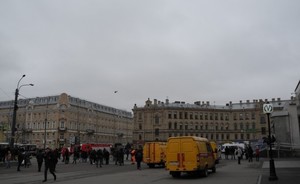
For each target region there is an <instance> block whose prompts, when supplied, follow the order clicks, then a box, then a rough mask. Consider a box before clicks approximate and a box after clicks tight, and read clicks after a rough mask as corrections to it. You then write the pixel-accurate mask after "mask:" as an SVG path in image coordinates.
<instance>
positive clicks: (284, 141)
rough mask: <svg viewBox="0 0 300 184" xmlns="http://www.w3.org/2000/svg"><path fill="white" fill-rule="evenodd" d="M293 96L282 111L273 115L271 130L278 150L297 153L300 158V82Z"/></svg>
mask: <svg viewBox="0 0 300 184" xmlns="http://www.w3.org/2000/svg"><path fill="white" fill-rule="evenodd" d="M293 94H294V95H293V96H292V97H291V100H290V102H289V103H285V105H284V108H283V110H282V111H280V112H273V113H272V114H271V127H272V129H271V130H272V134H273V135H275V137H276V143H277V144H276V149H280V150H282V151H286V152H288V151H297V154H298V155H299V156H300V81H299V83H298V85H297V87H296V89H295V92H294V93H293Z"/></svg>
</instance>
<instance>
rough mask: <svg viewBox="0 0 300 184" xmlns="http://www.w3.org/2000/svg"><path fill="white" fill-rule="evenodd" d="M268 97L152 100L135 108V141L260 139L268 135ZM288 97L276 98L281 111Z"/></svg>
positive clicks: (141, 142) (275, 108) (276, 103)
mask: <svg viewBox="0 0 300 184" xmlns="http://www.w3.org/2000/svg"><path fill="white" fill-rule="evenodd" d="M267 101H268V100H267V99H266V100H253V101H252V102H250V101H249V100H247V101H246V102H242V101H240V102H239V103H232V102H229V103H228V104H226V105H215V104H213V105H212V104H210V103H209V102H200V101H198V102H195V103H193V104H188V103H185V102H180V101H175V102H173V103H170V102H169V100H168V99H167V100H166V101H165V102H160V101H157V100H156V99H154V101H153V102H152V101H151V100H150V99H148V100H147V101H146V102H145V105H144V106H143V107H138V106H137V105H135V106H134V108H133V116H134V118H133V119H134V131H133V143H134V144H136V145H142V144H143V143H144V142H147V141H155V140H159V141H166V140H167V138H168V137H171V136H185V135H186V136H187V135H189V136H200V137H206V138H208V139H209V140H215V141H216V142H218V143H219V144H220V143H225V142H241V141H258V140H261V138H262V137H267V135H268V125H267V118H266V115H265V114H263V110H262V106H263V104H264V103H266V102H267ZM285 102H288V101H287V100H281V99H280V98H277V99H272V100H271V101H270V103H272V104H273V106H274V111H280V110H282V109H283V106H284V104H285Z"/></svg>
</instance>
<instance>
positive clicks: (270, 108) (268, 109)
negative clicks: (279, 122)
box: [263, 104, 273, 114]
mask: <svg viewBox="0 0 300 184" xmlns="http://www.w3.org/2000/svg"><path fill="white" fill-rule="evenodd" d="M263 111H264V113H265V114H270V113H272V112H273V105H272V104H264V105H263Z"/></svg>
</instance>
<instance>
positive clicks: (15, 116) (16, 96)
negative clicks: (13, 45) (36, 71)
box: [9, 74, 33, 148]
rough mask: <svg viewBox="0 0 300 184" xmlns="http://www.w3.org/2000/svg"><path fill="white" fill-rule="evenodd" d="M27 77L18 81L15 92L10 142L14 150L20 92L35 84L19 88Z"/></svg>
mask: <svg viewBox="0 0 300 184" xmlns="http://www.w3.org/2000/svg"><path fill="white" fill-rule="evenodd" d="M25 76H26V75H25V74H24V75H22V77H21V79H20V80H19V81H18V84H17V88H16V92H15V101H14V111H13V121H12V126H11V139H10V142H9V146H10V148H14V143H15V133H16V122H17V110H18V96H19V91H20V89H21V87H23V86H33V84H23V85H21V86H19V85H20V82H21V80H22V79H23V78H24V77H25Z"/></svg>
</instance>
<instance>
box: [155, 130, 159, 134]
mask: <svg viewBox="0 0 300 184" xmlns="http://www.w3.org/2000/svg"><path fill="white" fill-rule="evenodd" d="M155 136H159V128H156V129H155Z"/></svg>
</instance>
